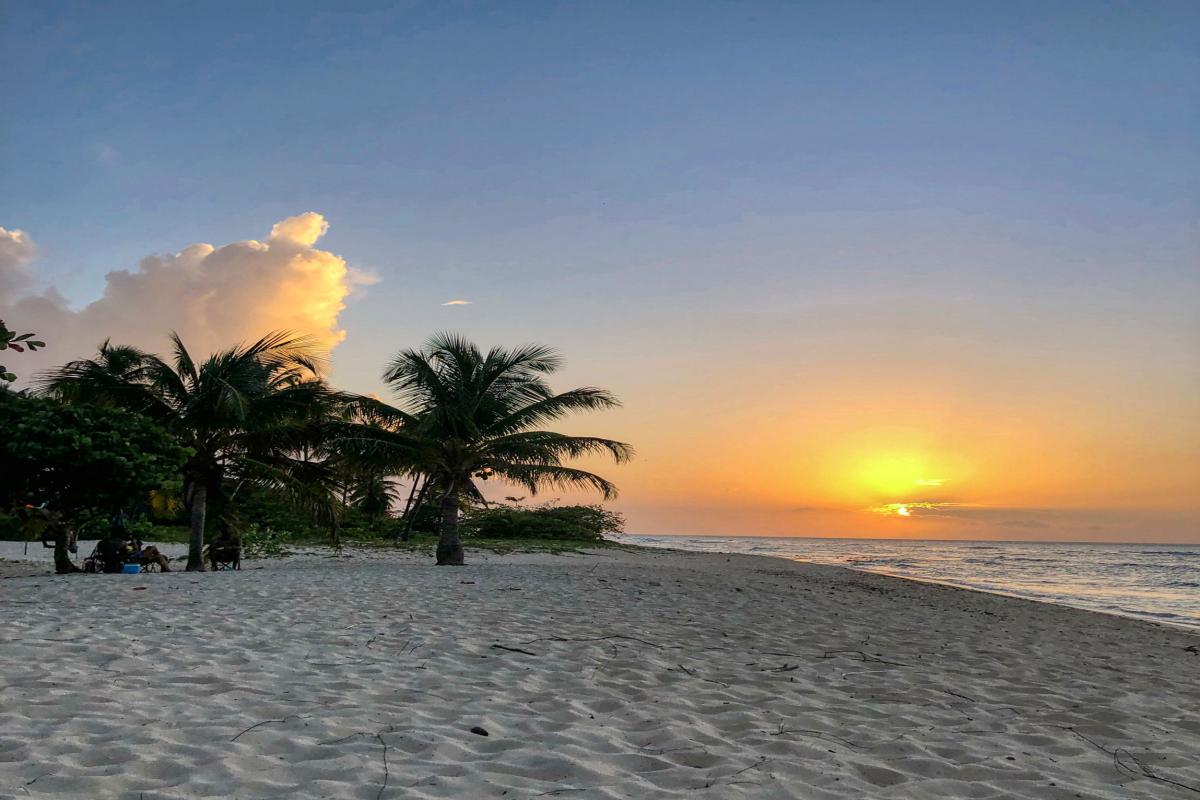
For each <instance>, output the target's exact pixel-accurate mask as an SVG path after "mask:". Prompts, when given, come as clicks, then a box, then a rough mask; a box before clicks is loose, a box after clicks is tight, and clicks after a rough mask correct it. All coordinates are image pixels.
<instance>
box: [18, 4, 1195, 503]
mask: <svg viewBox="0 0 1200 800" xmlns="http://www.w3.org/2000/svg"><path fill="white" fill-rule="evenodd" d="M343 5H345V6H346V7H345V8H344V9H336V10H329V9H328V8H327V6H328V4H304V3H289V4H286V5H285V4H226V5H222V4H210V3H206V4H191V3H161V4H153V5H151V4H145V3H129V4H121V3H115V4H105V5H103V6H100V5H97V4H87V3H81V4H66V3H16V2H0V9H3V12H2V13H3V22H2V25H0V28H2V29H3V33H2V34H0V51H2V52H3V55H2V56H0V66H2V67H3V69H2V71H3V72H4V74H5V76H6V77H5V90H4V95H5V107H6V113H5V115H4V117H5V119H4V122H3V123H0V133H2V136H3V138H2V140H0V175H2V176H3V186H4V191H3V193H2V194H0V225H5V226H8V227H10V228H11V227H19V228H21V229H23V230H25V231H28V232H29V233H30V234H31V235H32V236H33V237H34V238H35V239H36V241H37V242H38V245H39V261H38V274H39V276H40V279H41V280H42V281H43V283H46V284H53V285H55V286H57V287H58V288H59V289H60V290H61V291H63V292H64V293H65V294H66V296H67V297H68V298H69V299H70V300H71V301H72V302H75V303H79V304H81V303H84V302H87V301H89V300H91V299H94V298H95V297H96V296H97V295H98V294H99V293H100V292H101V291H102V290H103V287H104V275H105V273H106V272H107V271H109V270H111V269H115V268H128V267H130V266H132V265H133V264H135V263H136V262H137V260H138V259H140V258H141V257H143V256H145V255H147V254H149V253H157V252H174V251H177V250H179V249H180V248H182V247H183V246H185V245H186V244H189V243H191V242H197V241H204V242H216V243H222V242H230V241H237V240H242V239H247V238H252V237H260V238H261V236H262V235H263V233H264V232H265V230H266V229H268V228H269V226H270V225H271V224H272V223H274V222H276V221H278V220H280V219H283V218H284V217H287V216H290V215H293V214H297V213H300V212H303V211H309V210H315V211H319V212H320V213H321V214H323V215H324V216H325V217H326V219H327V220H328V221H329V223H330V225H331V227H330V231H329V233H328V235H327V236H326V237H325V238H324V239H323V240H322V245H321V246H322V247H324V248H327V249H328V250H331V251H333V252H336V253H338V254H340V255H342V256H344V257H345V258H346V259H347V260H348V261H349V262H350V263H351V264H352V265H354V266H357V267H360V268H363V269H365V270H369V271H371V272H373V273H375V274H376V275H378V276H379V277H380V278H381V281H380V283H378V284H376V285H375V286H372V287H370V288H369V289H367V290H365V291H364V292H362V294H361V296H359V297H357V298H356V299H355V300H354V301H353V302H352V303H351V304H350V307H349V308H348V309H347V310H346V311H345V312H344V313H343V315H342V318H341V323H342V326H343V327H344V328H345V329H346V330H347V332H348V337H347V339H346V341H345V343H344V344H343V345H341V346H340V347H339V349H338V351H337V355H336V359H335V361H336V365H337V371H338V373H337V374H338V375H339V378H340V379H341V380H344V381H345V382H347V383H348V384H350V385H351V387H352V388H356V389H360V390H364V391H369V390H373V389H375V388H377V386H378V384H377V382H376V381H375V375H376V374H377V372H378V369H379V365H380V364H381V362H382V359H383V357H385V356H386V354H387V353H388V352H390V351H391V350H394V349H396V348H398V347H400V346H405V345H408V344H411V343H414V342H415V341H419V340H420V339H421V338H423V337H424V336H425V335H427V334H428V333H429V332H431V331H433V330H435V329H438V328H443V327H452V328H456V329H459V330H463V331H464V332H466V333H468V334H471V335H475V336H477V337H479V338H480V339H482V340H487V341H507V342H515V341H524V340H527V339H541V340H545V341H550V342H553V343H555V344H557V345H559V346H561V347H562V348H563V349H564V350H565V351H566V352H567V354H568V356H571V357H572V363H573V367H572V372H571V373H570V377H572V378H574V377H575V376H576V375H578V376H579V378H580V379H581V380H583V381H585V382H597V383H604V382H607V384H616V386H615V388H618V389H624V391H625V394H626V395H627V396H629V397H633V398H635V399H637V400H639V401H641V405H640V406H639V408H641V409H643V410H644V412H645V413H646V414H647V415H649V416H648V417H647V418H653V417H654V413H655V412H654V411H653V410H654V409H656V408H660V406H657V405H655V403H661V402H663V400H662V399H663V398H664V397H666V396H672V395H683V394H687V392H688V391H689V387H692V380H693V379H692V378H691V377H690V376H692V375H694V374H696V373H697V372H698V371H703V370H706V369H708V370H711V369H716V370H717V371H721V370H722V369H723V367H721V366H720V365H715V364H714V360H715V361H717V362H719V361H720V360H721V359H732V360H735V361H737V362H738V363H743V362H744V363H753V364H756V365H758V367H759V369H758V370H757V371H755V370H749V371H748V372H747V371H746V370H745V369H741V370H740V371H739V369H740V368H739V369H735V370H734V372H736V373H738V375H739V377H738V379H737V380H738V385H739V386H742V387H745V386H753V387H758V390H759V392H760V393H761V392H762V391H769V390H767V389H762V387H764V386H771V385H776V384H777V383H778V381H776V383H775V384H773V383H772V380H773V378H772V376H771V370H772V369H776V368H782V369H786V370H788V371H789V374H793V373H795V372H796V371H805V370H809V369H812V368H813V366H812V365H814V364H820V363H822V359H824V358H826V357H827V356H829V355H830V354H831V353H832V354H833V356H836V358H837V359H839V360H840V362H841V363H844V364H845V363H854V364H859V365H860V366H861V367H862V369H863V370H864V371H866V372H871V373H874V374H880V373H888V372H889V370H892V369H896V370H897V375H896V376H894V380H895V382H894V383H892V384H889V385H890V386H896V385H900V384H904V378H903V376H904V375H913V374H917V375H920V376H922V378H921V382H920V385H919V387H918V389H913V391H914V392H927V391H930V388H929V387H931V386H935V387H936V386H941V387H943V389H942V390H940V391H942V394H941V395H939V396H940V397H942V398H943V399H944V398H945V396H946V395H947V394H954V395H955V396H958V395H962V394H968V395H970V396H971V397H973V398H977V397H991V398H994V397H996V396H997V395H998V393H999V394H1002V393H1003V390H1002V388H1001V387H998V386H997V385H996V384H995V381H996V378H995V376H996V374H1000V375H1002V376H1006V378H1012V379H1013V380H1016V378H1015V377H1014V376H1018V375H1020V374H1022V370H1023V369H1026V370H1028V372H1027V374H1028V375H1029V377H1030V380H1031V381H1032V382H1033V385H1034V386H1035V387H1037V388H1038V389H1039V390H1042V391H1045V392H1046V393H1048V394H1052V395H1054V396H1055V397H1059V398H1062V403H1063V406H1064V407H1067V406H1069V405H1070V403H1071V402H1075V401H1074V400H1071V398H1075V397H1076V395H1074V394H1072V391H1073V390H1072V389H1071V386H1077V385H1078V380H1077V376H1078V375H1090V374H1094V373H1095V372H1096V371H1097V370H1101V371H1108V372H1109V373H1111V374H1110V375H1109V376H1108V377H1107V378H1105V381H1107V382H1102V383H1101V384H1099V385H1097V386H1096V387H1093V388H1094V391H1093V393H1092V394H1091V395H1089V397H1092V398H1095V397H1096V396H1097V393H1109V394H1112V393H1117V394H1119V393H1122V392H1127V390H1128V389H1129V388H1130V387H1138V386H1141V387H1148V391H1150V392H1152V393H1153V395H1154V397H1155V399H1156V403H1158V404H1159V405H1160V411H1161V410H1162V409H1166V411H1163V412H1162V413H1167V414H1168V417H1169V422H1170V425H1168V426H1167V428H1169V429H1171V430H1174V431H1175V433H1176V436H1177V437H1178V436H1179V435H1184V436H1185V438H1186V437H1190V436H1192V434H1193V431H1194V426H1189V424H1188V423H1187V422H1186V421H1185V419H1184V418H1185V417H1186V415H1187V414H1188V413H1190V411H1192V410H1195V404H1194V403H1192V402H1190V399H1189V398H1190V397H1191V395H1190V393H1191V392H1192V391H1193V390H1194V389H1196V388H1197V386H1198V385H1200V384H1198V382H1197V370H1196V368H1195V367H1194V366H1193V364H1194V362H1195V361H1196V360H1197V359H1196V356H1197V351H1198V350H1200V328H1198V327H1197V324H1196V323H1195V321H1194V316H1195V315H1194V311H1195V303H1196V301H1197V299H1198V298H1200V290H1198V288H1197V287H1198V279H1197V266H1196V265H1197V258H1198V253H1200V246H1198V241H1200V237H1198V236H1197V224H1196V223H1197V219H1198V216H1197V202H1198V200H1200V147H1197V143H1198V141H1200V102H1197V101H1198V100H1200V89H1198V88H1197V87H1200V81H1198V80H1197V78H1200V48H1198V46H1197V44H1196V42H1197V41H1198V40H1200V36H1198V35H1197V34H1198V33H1200V5H1197V4H1195V3H1167V2H1139V3H1106V2H1038V3H1020V2H1016V3H991V4H986V3H779V4H775V3H737V4H733V3H729V4H718V3H694V2H693V3H629V4H618V3H576V4H567V3H519V4H515V3H502V4H490V5H488V4H475V3H461V4H444V3H428V4H425V3H400V4H369V3H348V4H343ZM246 6H249V7H246ZM458 297H464V298H469V299H471V300H472V301H473V305H472V306H469V307H459V308H446V307H443V306H441V305H440V304H441V303H442V302H444V301H446V300H449V299H452V298H458ZM392 343H394V345H393V344H392ZM648 349H652V350H653V351H654V352H653V353H647V352H646V351H647V350H648ZM1035 354H1040V355H1038V357H1036V358H1034V356H1035ZM1148 359H1149V361H1148ZM989 360H990V361H991V362H992V363H994V364H996V369H995V370H987V369H982V368H981V364H985V363H987V362H988V361H989ZM1031 360H1033V361H1036V362H1037V363H1036V364H1033V365H1031V364H1030V363H1028V362H1030V361H1031ZM880 362H882V364H881V363H880ZM1148 363H1149V364H1150V365H1151V366H1150V367H1147V366H1146V365H1147V364H1148ZM1059 366H1061V369H1058V367H1059ZM576 367H578V372H576V371H575V369H576ZM1052 368H1054V369H1057V372H1054V369H1052ZM747 369H748V368H747ZM1147 370H1150V374H1148V373H1147ZM1043 371H1044V372H1046V375H1045V376H1043V377H1042V378H1039V377H1038V376H1039V375H1041V374H1042V372H1043ZM743 372H746V374H742V373H743ZM751 373H752V374H751ZM1052 373H1053V374H1058V375H1060V376H1062V377H1061V380H1062V381H1064V382H1067V383H1071V386H1066V385H1065V384H1064V385H1063V386H1059V385H1058V384H1056V383H1055V380H1056V379H1055V378H1053V377H1052ZM644 375H651V376H653V377H652V378H645V379H643V378H642V377H639V376H644ZM1039 380H1042V383H1038V381H1039ZM855 386H856V387H857V389H856V390H862V387H861V384H857V383H856V384H855ZM789 391H791V389H789ZM796 391H799V390H798V389H796ZM907 391H908V390H906V389H905V390H901V394H904V393H906V392H907ZM726 396H727V397H730V398H735V399H732V400H730V401H729V402H730V403H731V404H732V405H733V406H735V407H736V408H739V409H741V408H744V407H745V406H746V404H753V403H754V402H755V401H754V400H753V398H752V397H751V396H749V395H743V394H741V393H740V391H734V392H730V393H727V394H726ZM709 402H710V406H709V407H710V408H711V407H712V406H711V403H713V402H717V403H719V402H720V401H719V399H714V398H711V397H710V398H709ZM831 402H833V401H832V400H831ZM963 402H964V403H965V402H968V401H963ZM971 402H977V400H972V401H971ZM631 413H632V412H631ZM696 413H697V414H699V415H701V416H703V412H702V411H699V410H698V411H697V412H696ZM981 413H982V412H981ZM1106 413H1112V412H1111V408H1110V409H1109V411H1108V412H1106ZM1108 419H1109V416H1106V414H1098V415H1097V416H1095V424H1097V425H1100V424H1102V421H1103V420H1108ZM629 424H630V425H631V426H632V430H633V432H635V433H636V432H639V431H640V430H641V425H642V424H643V423H636V424H635V423H634V422H630V423H629ZM645 424H649V423H645ZM1145 425H1146V426H1149V427H1147V430H1149V429H1150V428H1153V427H1154V426H1153V425H1151V423H1150V422H1149V421H1146V422H1145ZM1180 426H1183V427H1182V428H1181V427H1180ZM1130 430H1131V431H1142V428H1139V427H1138V425H1137V424H1134V425H1133V427H1131V429H1130ZM1165 430H1166V429H1164V431H1165ZM1180 430H1184V431H1185V434H1180V433H1179V431H1180ZM1154 431H1155V434H1154V435H1155V436H1159V437H1161V438H1162V439H1163V441H1164V442H1165V441H1166V438H1167V434H1166V433H1165V432H1164V431H1158V429H1157V428H1154ZM1138 435H1141V434H1140V433H1139V434H1138ZM1187 441H1188V442H1190V441H1191V440H1190V439H1187ZM661 446H662V447H667V446H668V443H667V442H663V443H662V444H661ZM1164 446H1166V445H1165V444H1164ZM1147 457H1149V456H1147ZM1189 464H1192V462H1189ZM1191 468H1192V467H1191V466H1189V467H1188V469H1191ZM1189 474H1190V473H1189ZM640 479H641V478H639V480H640ZM646 480H650V479H649V478H646ZM647 502H649V501H647ZM730 502H733V501H732V500H731V501H730ZM1179 502H1180V501H1178V499H1175V500H1171V501H1170V504H1172V505H1173V506H1177V505H1179Z"/></svg>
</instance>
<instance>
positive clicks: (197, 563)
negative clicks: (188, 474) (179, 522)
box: [187, 478, 208, 572]
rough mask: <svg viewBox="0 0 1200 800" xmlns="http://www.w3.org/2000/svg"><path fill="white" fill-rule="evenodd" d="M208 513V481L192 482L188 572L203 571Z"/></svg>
mask: <svg viewBox="0 0 1200 800" xmlns="http://www.w3.org/2000/svg"><path fill="white" fill-rule="evenodd" d="M207 513H208V483H207V481H205V480H204V479H203V478H201V479H200V480H197V481H193V483H192V535H191V537H190V538H189V539H188V561H187V571H188V572H204V516H205V514H207Z"/></svg>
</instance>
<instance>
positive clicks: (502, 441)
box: [364, 333, 633, 564]
mask: <svg viewBox="0 0 1200 800" xmlns="http://www.w3.org/2000/svg"><path fill="white" fill-rule="evenodd" d="M561 365H562V359H561V358H560V357H559V355H558V354H557V353H556V352H555V351H554V350H552V349H551V348H548V347H545V346H542V345H526V346H524V347H518V348H516V349H513V350H507V349H504V348H499V347H496V348H492V349H491V350H490V351H488V352H487V353H486V354H485V353H483V352H482V351H480V349H479V348H478V347H476V346H475V345H474V344H471V343H470V342H468V341H466V340H465V339H463V338H461V337H459V336H457V335H454V334H449V333H443V334H438V335H437V336H434V337H433V338H432V339H430V340H429V341H428V342H427V343H426V344H425V346H424V347H423V348H421V349H419V350H403V351H401V352H400V353H398V354H397V355H396V356H395V357H394V358H393V359H392V361H391V362H390V363H389V364H388V367H387V369H386V371H385V372H384V375H383V379H384V381H385V382H386V383H387V384H388V385H389V386H390V387H391V388H392V390H393V391H394V392H395V393H396V395H397V397H398V399H399V404H398V406H394V407H393V406H390V405H387V404H385V403H382V402H378V401H364V403H365V404H367V405H370V406H371V413H372V414H373V415H374V416H375V418H376V419H377V420H378V421H379V423H380V424H379V425H378V426H376V427H375V428H374V429H373V432H368V433H367V434H366V436H367V437H368V438H373V439H374V441H375V443H377V444H385V445H387V444H390V445H391V449H393V451H394V452H397V453H400V454H401V455H402V458H403V460H404V461H405V462H406V463H407V464H408V465H409V468H410V469H411V470H413V471H417V472H420V473H423V474H424V475H426V476H428V482H427V486H428V491H430V492H433V493H434V494H433V495H432V496H434V497H439V498H440V501H441V524H440V533H439V538H438V547H437V563H438V564H462V563H463V548H462V543H461V542H460V541H459V536H458V515H459V510H460V504H461V502H462V500H463V499H464V498H470V499H476V500H479V499H482V496H481V495H480V493H479V489H478V487H477V485H476V483H475V481H476V480H477V479H483V480H486V479H488V478H499V479H502V480H507V481H509V482H512V483H515V484H519V485H521V486H524V487H525V488H526V489H528V490H529V492H530V493H533V494H536V493H537V491H538V490H539V489H545V488H548V487H559V488H579V487H584V488H591V489H596V490H598V491H599V492H600V493H601V494H602V495H603V496H604V498H605V499H611V498H613V497H615V496H616V494H617V489H616V487H615V486H614V485H613V484H612V483H610V482H609V481H607V480H605V479H604V478H602V477H600V476H599V475H596V474H594V473H591V472H587V471H584V470H581V469H575V468H572V467H569V466H566V465H565V464H564V463H563V462H564V461H565V460H568V459H571V458H574V457H576V456H582V455H587V454H591V453H606V454H608V455H611V456H612V457H613V458H614V459H615V460H616V461H617V462H618V463H620V462H624V461H626V460H628V459H629V458H630V456H631V455H632V454H633V450H632V448H631V447H630V446H629V445H627V444H624V443H623V442H617V441H613V440H611V439H601V438H597V437H593V436H569V435H567V434H563V433H554V432H552V431H547V430H542V429H540V426H542V425H544V424H546V423H548V422H552V421H554V420H557V419H560V418H562V417H563V416H565V415H567V414H569V413H571V412H574V411H595V410H601V409H608V408H614V407H616V406H618V405H619V402H618V401H617V399H616V398H615V397H614V396H613V395H612V394H610V393H609V392H607V391H605V390H603V389H596V388H588V387H585V388H581V389H572V390H570V391H567V392H562V393H558V394H556V393H555V392H553V391H551V389H550V386H549V385H548V384H547V383H546V376H548V375H550V374H552V373H553V372H555V371H556V370H558V369H559V368H560V367H561ZM385 449H386V448H385Z"/></svg>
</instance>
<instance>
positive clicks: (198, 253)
mask: <svg viewBox="0 0 1200 800" xmlns="http://www.w3.org/2000/svg"><path fill="white" fill-rule="evenodd" d="M328 228H329V224H328V223H327V222H326V221H325V218H324V217H323V216H321V215H320V214H317V213H315V212H312V211H310V212H307V213H304V214H299V215H297V216H294V217H289V218H287V219H285V220H282V221H281V222H278V223H276V224H275V226H274V227H272V228H271V232H270V235H269V237H268V238H267V241H265V242H260V241H256V240H253V239H250V240H246V241H241V242H234V243H232V244H227V245H223V246H220V247H216V246H213V245H211V244H193V245H189V246H187V247H185V248H183V249H182V250H180V251H179V252H178V253H174V254H168V255H155V256H148V257H147V258H144V259H142V261H141V263H139V264H138V265H137V267H136V268H134V269H122V270H116V271H114V272H110V273H108V275H107V276H106V279H105V288H104V294H103V296H102V297H101V298H100V299H98V300H96V301H95V302H92V303H90V304H88V305H86V306H84V307H83V308H81V309H78V310H74V309H71V308H70V307H69V306H68V305H67V303H66V302H65V301H64V300H63V298H62V297H61V296H60V295H59V294H58V293H57V292H56V291H54V290H53V289H51V290H49V291H47V292H44V293H42V294H36V295H28V294H27V295H25V296H19V292H20V290H21V289H23V288H24V287H25V286H27V285H28V284H29V282H30V281H29V276H28V270H27V266H26V265H27V264H28V262H29V261H30V260H31V258H32V256H33V243H32V242H31V241H30V240H29V238H28V236H26V235H25V234H24V233H22V232H21V231H7V230H5V229H3V228H0V318H2V319H5V320H7V321H9V323H10V325H15V326H16V327H19V328H21V329H22V330H34V331H36V332H37V333H38V334H39V337H40V338H43V339H45V340H46V345H47V346H46V349H45V350H43V351H40V352H39V353H38V354H37V357H36V358H30V359H27V360H26V361H24V362H23V363H22V365H21V366H22V369H21V374H23V375H31V374H32V373H33V372H34V371H36V370H38V369H44V368H46V367H48V366H52V365H56V364H61V363H63V362H65V361H68V360H70V359H73V358H80V357H84V356H88V355H90V354H91V353H93V352H95V349H96V347H97V345H98V344H99V343H100V342H102V341H103V340H104V339H106V338H111V339H112V340H113V341H114V342H120V343H122V344H134V345H138V346H140V347H144V348H148V349H152V350H160V349H162V348H163V347H164V346H165V342H166V336H167V334H168V333H169V332H170V331H172V330H174V331H177V332H178V333H179V335H180V336H181V337H182V338H183V340H184V342H185V343H187V345H188V348H189V349H190V350H191V351H192V353H193V355H199V354H207V353H209V352H211V351H213V350H217V349H220V348H224V347H229V346H230V345H232V344H235V343H237V342H241V341H247V340H251V339H255V338H258V337H259V336H262V335H263V334H264V333H266V332H267V331H271V330H277V329H288V330H292V331H296V332H298V333H303V334H307V335H309V336H311V337H313V338H314V339H315V340H316V341H317V342H318V343H319V345H320V346H321V347H322V348H324V349H326V350H330V349H332V348H333V347H335V346H336V345H337V344H338V343H339V342H341V341H342V339H344V338H345V335H346V334H345V332H344V331H343V330H341V329H340V328H339V327H338V315H339V314H340V313H341V311H342V309H343V308H345V300H346V298H347V296H348V295H349V294H350V293H351V292H352V291H353V290H354V289H355V288H356V286H359V285H366V284H368V283H371V282H373V279H372V278H371V277H370V276H368V275H364V274H362V273H358V272H355V271H354V270H351V269H350V268H349V267H347V265H346V261H345V259H343V258H342V257H341V256H337V255H334V254H333V253H331V252H328V251H326V250H319V249H317V248H316V247H315V245H316V243H317V241H318V240H319V239H320V238H321V236H323V235H324V234H325V232H326V231H327V230H328ZM23 270H24V272H22V271H23ZM22 277H24V281H23V282H22V280H21V279H22Z"/></svg>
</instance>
